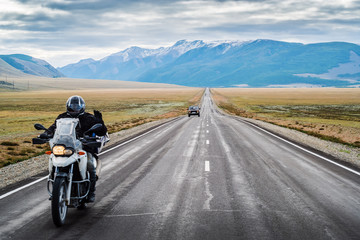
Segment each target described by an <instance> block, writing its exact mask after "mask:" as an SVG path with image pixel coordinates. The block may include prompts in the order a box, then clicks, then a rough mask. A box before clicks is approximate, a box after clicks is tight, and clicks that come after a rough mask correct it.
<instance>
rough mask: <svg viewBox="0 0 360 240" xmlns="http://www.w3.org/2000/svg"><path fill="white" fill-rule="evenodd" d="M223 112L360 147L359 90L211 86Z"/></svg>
mask: <svg viewBox="0 0 360 240" xmlns="http://www.w3.org/2000/svg"><path fill="white" fill-rule="evenodd" d="M211 92H212V94H213V97H214V100H215V101H216V103H217V104H218V106H219V107H220V108H222V109H224V110H225V111H227V112H229V113H231V114H235V115H238V116H242V117H247V118H253V119H258V120H262V121H266V122H269V123H273V124H276V125H279V126H283V127H287V128H290V129H295V130H298V131H301V132H304V133H307V134H309V135H312V136H316V137H319V138H321V139H325V140H329V141H333V142H337V143H342V144H346V145H350V146H353V147H360V89H338V88H337V89H335V88H321V89H212V90H211Z"/></svg>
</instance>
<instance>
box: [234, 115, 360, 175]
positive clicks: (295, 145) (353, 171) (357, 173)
mask: <svg viewBox="0 0 360 240" xmlns="http://www.w3.org/2000/svg"><path fill="white" fill-rule="evenodd" d="M240 120H241V119H240ZM241 121H242V122H245V123H247V124H250V125H251V126H253V127H255V128H257V129H260V130H261V131H263V132H266V133H267V134H269V135H271V136H273V137H276V138H278V139H280V140H282V141H284V142H286V143H288V144H290V145H292V146H294V147H297V148H299V149H301V150H303V151H305V152H307V153H310V154H312V155H314V156H316V157H318V158H321V159H323V160H325V161H327V162H330V163H332V164H334V165H336V166H338V167H341V168H343V169H345V170H348V171H350V172H352V173H355V174H356V175H358V176H360V173H359V172H357V171H355V170H353V169H351V168H348V167H345V166H344V165H341V164H339V163H337V162H334V161H332V160H330V159H328V158H326V157H323V156H321V155H319V154H317V153H314V152H312V151H309V150H307V149H305V148H303V147H300V146H299V145H297V144H295V143H292V142H290V141H288V140H286V139H284V138H282V137H279V136H277V135H275V134H273V133H271V132H269V131H267V130H265V129H263V128H261V127H259V126H256V125H255V124H253V123H250V122H246V121H243V120H241Z"/></svg>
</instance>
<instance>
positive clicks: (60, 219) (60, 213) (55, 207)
mask: <svg viewBox="0 0 360 240" xmlns="http://www.w3.org/2000/svg"><path fill="white" fill-rule="evenodd" d="M66 190H67V182H66V180H65V178H63V177H57V178H56V179H55V182H54V186H53V191H52V200H51V214H52V218H53V222H54V224H55V225H56V226H57V227H61V226H62V225H64V223H65V218H66V213H67V205H66V202H65V199H66Z"/></svg>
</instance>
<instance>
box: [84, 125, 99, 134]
mask: <svg viewBox="0 0 360 240" xmlns="http://www.w3.org/2000/svg"><path fill="white" fill-rule="evenodd" d="M102 126H103V125H102V124H101V123H97V124H95V125H94V126H92V127H91V128H90V129H89V130H87V131H86V132H84V135H86V134H88V133H90V132H93V131H95V130H97V129H99V128H102Z"/></svg>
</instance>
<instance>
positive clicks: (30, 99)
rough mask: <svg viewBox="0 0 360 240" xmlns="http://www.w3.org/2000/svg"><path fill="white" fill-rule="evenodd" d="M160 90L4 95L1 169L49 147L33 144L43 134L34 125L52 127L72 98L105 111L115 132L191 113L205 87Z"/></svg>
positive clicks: (0, 117)
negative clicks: (187, 111)
mask: <svg viewBox="0 0 360 240" xmlns="http://www.w3.org/2000/svg"><path fill="white" fill-rule="evenodd" d="M112 82H114V81H112ZM115 82H116V81H115ZM129 86H130V85H129ZM155 86H156V85H152V87H153V88H117V89H116V88H114V89H98V90H91V89H87V90H76V91H75V90H60V91H54V90H47V91H22V92H10V91H9V92H2V93H0V167H2V166H5V165H8V164H11V163H14V162H18V161H22V160H24V159H28V158H29V157H32V156H36V155H38V154H42V153H43V152H44V151H45V150H46V148H47V146H46V145H44V146H39V145H38V146H33V145H32V144H31V139H32V138H33V137H34V136H36V135H37V134H39V132H38V131H36V130H35V129H34V127H33V125H34V123H41V124H43V125H44V126H46V127H48V126H50V125H51V124H52V123H53V122H54V120H55V118H56V117H57V116H58V115H59V114H60V113H62V112H64V111H65V103H66V100H67V99H68V97H70V96H72V95H80V96H82V97H83V98H84V99H85V102H86V111H87V112H91V113H92V111H93V110H94V109H96V110H100V111H101V112H102V113H103V118H104V121H105V123H106V125H107V127H108V130H109V132H110V133H111V132H116V131H120V130H122V129H127V128H130V127H133V126H136V125H139V124H143V123H146V122H150V121H155V120H158V119H162V118H169V117H175V116H178V115H183V114H186V108H187V107H188V105H190V104H195V103H197V102H199V101H200V99H201V96H202V94H203V91H204V90H203V89H200V88H178V87H175V88H155Z"/></svg>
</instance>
